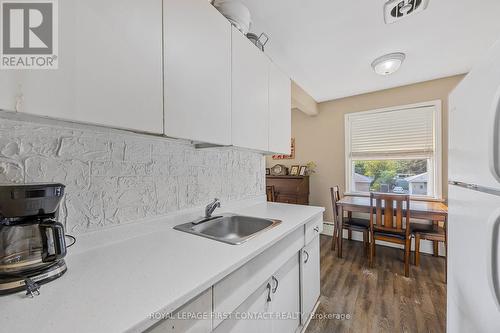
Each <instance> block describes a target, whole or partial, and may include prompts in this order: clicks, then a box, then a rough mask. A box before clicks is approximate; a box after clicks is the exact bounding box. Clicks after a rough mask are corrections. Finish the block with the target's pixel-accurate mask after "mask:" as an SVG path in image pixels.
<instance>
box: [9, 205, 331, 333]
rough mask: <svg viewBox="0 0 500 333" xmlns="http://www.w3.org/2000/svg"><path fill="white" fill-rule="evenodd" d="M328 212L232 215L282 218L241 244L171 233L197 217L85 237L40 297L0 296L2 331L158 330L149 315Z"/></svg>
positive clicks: (281, 209)
mask: <svg viewBox="0 0 500 333" xmlns="http://www.w3.org/2000/svg"><path fill="white" fill-rule="evenodd" d="M323 211H324V208H320V207H312V206H297V205H287V204H278V203H267V202H263V203H258V204H253V205H250V206H247V207H244V208H239V209H233V210H230V212H232V213H237V214H241V215H248V216H256V217H265V218H274V219H279V220H282V223H281V224H280V225H278V226H277V227H275V228H274V229H270V230H268V231H266V232H264V233H262V234H259V235H258V236H256V237H255V238H252V239H251V240H249V241H248V242H246V243H244V244H241V245H230V244H226V243H222V242H218V241H214V240H211V239H207V238H204V237H200V236H196V235H191V234H188V233H184V232H181V231H177V230H173V229H172V227H173V226H174V225H177V224H180V223H185V222H188V221H189V219H190V218H192V216H173V217H166V218H162V219H156V220H154V221H149V222H143V223H134V224H131V225H126V226H123V227H118V228H113V229H109V230H104V231H100V232H96V233H94V234H90V235H85V236H83V237H81V239H79V244H78V245H79V248H75V249H74V248H70V249H68V256H67V257H66V262H67V265H68V271H67V272H66V274H65V275H64V276H62V277H60V278H59V279H57V280H54V281H53V282H51V283H48V284H45V285H42V286H41V289H40V292H41V294H40V296H38V297H35V298H33V299H30V298H27V297H26V296H24V292H20V293H17V294H13V295H7V296H1V297H0V327H1V329H0V330H1V331H4V332H16V333H19V332H37V333H42V332H52V333H54V332H56V333H57V332H67V331H70V332H72V333H76V332H93V333H97V332H106V333H111V332H124V331H141V330H142V329H144V328H146V327H149V326H151V325H152V324H154V322H153V321H152V320H150V319H149V316H150V314H151V313H153V312H156V311H161V312H166V313H168V312H172V311H174V310H175V309H177V308H178V307H180V306H181V305H183V304H185V303H186V302H187V301H189V300H190V299H191V298H193V297H195V296H196V295H198V294H199V293H201V292H202V291H204V290H206V289H207V288H209V287H210V286H212V285H213V284H214V283H216V282H217V281H219V280H221V279H222V278H223V277H225V276H226V275H228V274H229V273H231V272H232V271H234V270H235V269H237V268H238V267H240V266H242V265H243V264H244V263H246V262H247V261H249V260H250V259H252V258H253V257H255V256H256V255H257V254H259V253H261V252H262V251H264V250H265V249H267V248H268V247H270V246H271V245H273V244H275V243H276V242H277V241H278V240H279V239H282V238H283V237H285V236H286V235H287V234H289V233H290V232H292V231H293V230H295V229H296V228H298V227H299V226H301V225H303V224H304V223H305V222H307V221H308V220H310V219H311V218H313V217H316V216H317V215H318V214H321V213H322V212H323ZM106 238H107V239H108V240H107V241H106ZM90 245H92V246H90ZM82 247H85V248H84V249H82Z"/></svg>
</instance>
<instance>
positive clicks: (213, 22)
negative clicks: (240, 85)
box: [164, 0, 231, 145]
mask: <svg viewBox="0 0 500 333" xmlns="http://www.w3.org/2000/svg"><path fill="white" fill-rule="evenodd" d="M164 43H165V44H164V52H165V55H164V58H165V60H164V61H165V72H164V77H165V95H164V96H165V134H166V135H168V136H171V137H176V138H184V139H191V140H194V141H202V142H208V143H213V144H222V145H230V144H231V24H230V23H229V21H227V20H226V18H224V17H223V16H222V15H221V14H220V13H219V12H218V11H217V9H215V8H214V7H213V6H212V5H211V4H210V3H209V2H208V1H207V0H164Z"/></svg>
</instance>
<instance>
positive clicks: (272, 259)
mask: <svg viewBox="0 0 500 333" xmlns="http://www.w3.org/2000/svg"><path fill="white" fill-rule="evenodd" d="M303 232H304V231H303V229H302V228H298V229H297V230H295V231H294V232H292V233H291V234H290V235H288V236H287V237H285V238H284V239H282V240H280V241H279V242H278V243H277V244H275V245H274V246H272V247H271V248H269V249H267V250H266V251H265V252H263V253H261V254H260V255H258V256H257V257H255V258H254V259H252V260H251V261H249V262H248V263H246V264H245V265H244V266H243V267H241V268H239V269H238V270H236V271H235V272H233V273H231V274H230V275H228V276H227V277H225V278H224V279H223V280H222V281H220V282H219V283H217V284H216V285H214V287H213V295H214V297H213V298H214V303H213V304H214V312H215V314H216V316H215V318H214V321H213V325H214V327H217V326H218V325H219V324H220V323H221V322H222V319H223V318H217V314H219V313H230V312H232V311H234V310H235V309H236V308H238V306H240V305H241V304H242V303H243V302H244V301H245V300H246V299H247V298H248V297H250V295H252V294H253V293H254V292H255V291H256V290H257V289H258V288H259V287H260V286H261V285H262V284H263V283H264V282H266V281H267V280H268V279H269V277H270V276H271V275H272V274H274V273H275V272H276V269H277V268H278V267H281V266H282V265H283V264H285V263H286V262H287V261H288V260H289V259H290V258H291V257H292V256H294V255H296V254H297V253H298V252H299V251H300V249H301V248H302V247H303V246H304V234H303Z"/></svg>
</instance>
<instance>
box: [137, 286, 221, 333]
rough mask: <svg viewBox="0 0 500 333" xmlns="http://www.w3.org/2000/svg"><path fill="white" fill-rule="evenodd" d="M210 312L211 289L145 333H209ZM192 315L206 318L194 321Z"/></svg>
mask: <svg viewBox="0 0 500 333" xmlns="http://www.w3.org/2000/svg"><path fill="white" fill-rule="evenodd" d="M211 311H212V289H211V288H210V289H208V290H207V291H205V292H204V293H203V294H201V295H200V296H198V297H196V298H195V299H194V300H192V301H190V302H189V303H188V304H186V305H184V306H182V307H181V308H180V309H179V310H177V311H175V312H174V314H173V316H172V318H169V319H165V320H163V321H161V322H159V323H158V324H156V325H155V326H153V327H151V328H149V329H147V330H146V333H209V332H211V331H212V320H211V318H210V313H211ZM192 314H206V318H200V319H195V318H192V317H191V316H192ZM200 317H202V316H200ZM186 318H189V319H186Z"/></svg>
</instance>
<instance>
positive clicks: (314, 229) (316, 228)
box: [304, 214, 323, 245]
mask: <svg viewBox="0 0 500 333" xmlns="http://www.w3.org/2000/svg"><path fill="white" fill-rule="evenodd" d="M304 228H305V239H304V245H307V244H309V242H310V241H312V240H313V239H314V237H316V236H318V235H319V234H320V233H321V232H322V231H323V216H322V215H321V214H320V215H318V216H317V217H315V218H313V220H312V221H310V222H308V223H307V224H306V225H305V227H304Z"/></svg>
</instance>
